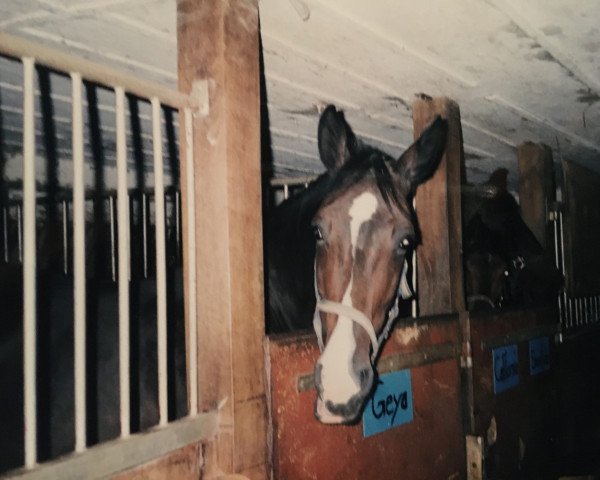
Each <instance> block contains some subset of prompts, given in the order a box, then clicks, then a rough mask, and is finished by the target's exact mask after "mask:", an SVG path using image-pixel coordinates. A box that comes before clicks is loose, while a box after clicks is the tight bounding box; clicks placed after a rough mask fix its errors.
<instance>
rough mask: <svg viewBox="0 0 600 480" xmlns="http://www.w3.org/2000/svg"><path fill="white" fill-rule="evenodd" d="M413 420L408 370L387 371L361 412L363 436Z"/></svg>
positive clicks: (380, 378)
mask: <svg viewBox="0 0 600 480" xmlns="http://www.w3.org/2000/svg"><path fill="white" fill-rule="evenodd" d="M412 420H413V398H412V385H411V380H410V370H400V371H398V372H392V373H387V374H385V375H381V376H380V377H379V384H378V385H377V388H376V389H375V392H374V393H373V396H372V397H371V399H370V400H369V401H368V402H367V405H366V406H365V410H364V412H363V436H364V437H370V436H371V435H375V434H377V433H381V432H383V431H385V430H389V429H390V428H394V427H397V426H399V425H402V424H404V423H408V422H412Z"/></svg>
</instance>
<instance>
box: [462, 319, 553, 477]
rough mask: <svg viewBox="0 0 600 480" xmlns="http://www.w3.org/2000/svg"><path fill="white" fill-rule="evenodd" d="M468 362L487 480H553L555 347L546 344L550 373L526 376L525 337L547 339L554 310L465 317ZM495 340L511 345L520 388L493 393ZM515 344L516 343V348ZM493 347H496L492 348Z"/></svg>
mask: <svg viewBox="0 0 600 480" xmlns="http://www.w3.org/2000/svg"><path fill="white" fill-rule="evenodd" d="M468 316H469V322H470V334H471V345H472V357H473V368H472V370H473V397H474V401H473V416H474V431H473V432H470V433H472V434H474V435H476V436H480V437H483V439H484V456H485V458H486V475H487V476H486V478H490V479H502V478H554V477H553V476H552V475H553V474H555V473H556V468H557V458H556V455H555V454H554V453H553V449H554V443H553V442H554V439H555V438H556V434H557V431H558V422H557V418H559V417H558V415H557V414H558V411H557V408H558V398H557V392H556V377H557V357H556V347H555V344H554V342H553V341H550V356H551V359H550V370H549V371H546V372H543V373H539V374H537V375H531V374H530V371H529V367H530V365H529V361H530V360H529V345H528V342H527V341H525V340H526V337H529V336H531V335H523V336H522V337H521V336H519V335H514V336H512V337H511V335H513V334H514V332H529V333H530V334H534V333H535V332H536V330H537V333H539V334H540V335H544V334H546V335H549V334H550V332H551V331H553V330H554V328H555V326H556V323H557V312H556V308H552V307H548V308H540V309H531V310H522V311H509V312H502V313H497V314H494V315H485V314H481V313H474V312H469V314H468ZM498 339H509V340H512V341H514V342H515V344H516V345H517V350H518V373H519V383H518V384H517V385H516V386H515V387H513V388H510V389H508V390H506V391H503V392H501V393H498V394H495V393H494V386H493V384H494V382H493V379H494V374H495V372H494V365H493V358H492V356H493V353H492V350H490V347H493V346H495V345H500V344H502V342H497V340H498ZM519 342H520V343H519ZM492 344H495V345H492Z"/></svg>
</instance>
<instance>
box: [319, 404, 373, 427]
mask: <svg viewBox="0 0 600 480" xmlns="http://www.w3.org/2000/svg"><path fill="white" fill-rule="evenodd" d="M361 411H362V410H361V409H359V411H358V412H356V413H354V414H351V415H341V414H339V413H333V412H331V411H330V410H329V409H328V408H327V405H325V402H324V401H323V400H322V399H321V397H317V400H316V402H315V418H316V419H317V420H318V421H319V422H321V423H324V424H326V425H354V424H356V423H357V422H358V420H359V419H360V412H361Z"/></svg>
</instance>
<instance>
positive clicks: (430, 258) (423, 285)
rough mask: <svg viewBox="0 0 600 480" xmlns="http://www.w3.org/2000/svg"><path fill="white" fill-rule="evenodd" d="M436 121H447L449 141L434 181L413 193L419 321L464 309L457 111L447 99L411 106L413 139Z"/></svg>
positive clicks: (461, 168) (460, 145) (426, 100)
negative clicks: (417, 229) (418, 239)
mask: <svg viewBox="0 0 600 480" xmlns="http://www.w3.org/2000/svg"><path fill="white" fill-rule="evenodd" d="M436 115H441V116H442V117H443V118H445V119H446V120H447V121H448V140H447V143H446V151H445V152H444V156H443V158H442V161H441V163H440V165H439V167H438V169H437V170H436V172H435V174H434V175H433V177H432V178H431V179H430V180H428V181H427V182H425V183H424V184H423V185H421V186H420V187H419V188H418V189H417V195H416V204H417V206H416V208H417V217H418V219H419V227H420V231H421V241H422V244H421V245H420V246H419V248H418V249H417V277H418V295H419V315H439V314H446V313H455V312H460V311H463V310H464V309H465V298H464V288H463V265H462V217H461V195H460V186H461V179H462V178H463V175H464V151H463V141H462V128H461V124H460V109H459V107H458V104H457V103H456V102H454V101H452V100H450V99H448V98H443V97H441V98H429V97H423V98H419V99H417V100H415V102H414V103H413V123H414V135H415V139H416V138H418V137H419V135H420V134H421V133H422V132H423V130H424V129H425V128H426V127H427V126H428V125H429V124H430V123H431V121H432V120H433V119H434V118H435V116H436Z"/></svg>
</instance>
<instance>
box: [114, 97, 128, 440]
mask: <svg viewBox="0 0 600 480" xmlns="http://www.w3.org/2000/svg"><path fill="white" fill-rule="evenodd" d="M115 97H116V98H115V100H116V102H115V112H116V134H117V237H118V262H119V267H118V275H119V276H118V283H119V394H120V410H121V415H120V418H121V438H127V437H129V435H130V433H131V431H130V425H131V423H130V413H129V407H130V390H129V200H128V198H129V196H128V192H127V137H126V135H125V91H124V90H123V88H122V87H116V88H115Z"/></svg>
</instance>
